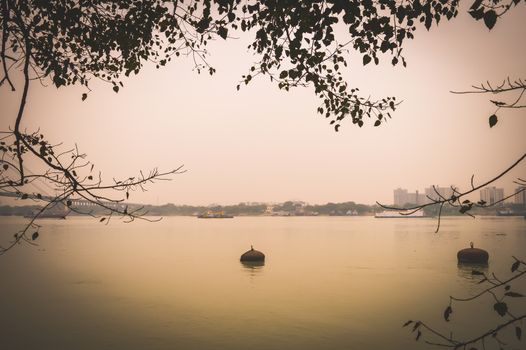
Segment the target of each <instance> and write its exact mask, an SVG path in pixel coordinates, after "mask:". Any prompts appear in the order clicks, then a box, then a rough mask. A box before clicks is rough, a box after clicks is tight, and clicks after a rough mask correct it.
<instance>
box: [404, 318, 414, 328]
mask: <svg viewBox="0 0 526 350" xmlns="http://www.w3.org/2000/svg"><path fill="white" fill-rule="evenodd" d="M411 323H413V321H411V320H409V321H407V322H406V323H404V325H403V326H402V327H407V326H409V325H410V324H411Z"/></svg>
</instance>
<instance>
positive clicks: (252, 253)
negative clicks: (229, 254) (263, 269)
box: [240, 246, 265, 261]
mask: <svg viewBox="0 0 526 350" xmlns="http://www.w3.org/2000/svg"><path fill="white" fill-rule="evenodd" d="M240 260H241V261H265V254H263V253H262V252H260V251H259V250H255V249H254V247H252V246H250V250H249V251H247V252H245V253H244V254H243V255H241V259H240Z"/></svg>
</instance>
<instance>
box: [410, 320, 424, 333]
mask: <svg viewBox="0 0 526 350" xmlns="http://www.w3.org/2000/svg"><path fill="white" fill-rule="evenodd" d="M421 324H422V322H420V321H418V322H416V323H415V325H414V326H413V330H412V332H414V331H416V330H417V329H418V327H420V325H421Z"/></svg>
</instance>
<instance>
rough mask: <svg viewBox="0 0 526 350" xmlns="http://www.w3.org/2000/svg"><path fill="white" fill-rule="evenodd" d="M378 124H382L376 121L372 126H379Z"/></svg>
mask: <svg viewBox="0 0 526 350" xmlns="http://www.w3.org/2000/svg"><path fill="white" fill-rule="evenodd" d="M380 124H382V122H381V121H380V120H377V121H375V122H374V126H379V125H380Z"/></svg>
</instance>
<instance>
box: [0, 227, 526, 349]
mask: <svg viewBox="0 0 526 350" xmlns="http://www.w3.org/2000/svg"><path fill="white" fill-rule="evenodd" d="M24 222H25V221H24V219H23V218H18V217H2V218H0V228H1V233H0V242H4V243H5V242H6V241H7V240H8V239H9V237H11V236H12V234H13V233H14V232H15V231H16V230H17V228H20V227H21V225H22V224H23V223H24ZM40 223H41V224H42V225H43V227H42V229H41V230H40V237H39V239H38V240H37V242H38V243H39V245H38V246H36V247H32V246H29V245H27V244H26V245H21V246H18V247H15V248H14V249H12V250H11V251H9V252H8V253H7V254H6V255H4V256H0V277H1V285H0V310H1V312H0V341H1V345H2V346H1V348H2V349H6V350H27V349H38V350H47V349H50V350H57V349H59V350H60V349H77V350H78V349H123V350H124V349H126V350H134V349H163V350H164V349H183V350H187V349H188V350H191V349H218V350H223V349H224V350H227V349H228V350H237V349H247V348H249V349H288V350H295V349H301V350H308V349H331V350H332V349H335V350H337V349H362V350H363V349H375V350H387V349H389V350H391V349H433V348H436V347H431V346H429V345H426V344H425V343H424V342H423V340H426V339H431V338H429V337H427V335H426V334H424V335H423V338H422V339H421V340H420V341H418V342H416V341H415V340H414V337H415V334H411V332H410V329H408V328H402V324H403V323H404V322H405V321H406V320H408V319H412V320H415V319H421V320H424V321H425V322H426V323H428V324H429V325H433V326H436V328H437V329H438V330H441V331H445V332H446V333H449V331H450V330H452V331H454V332H455V333H454V334H455V335H457V334H458V335H462V336H470V335H474V334H477V332H480V331H482V330H486V329H488V328H490V327H491V326H494V325H495V324H497V323H498V322H501V321H502V318H501V317H500V316H499V315H497V313H496V312H495V311H494V310H493V303H494V302H493V301H492V299H491V298H483V299H482V300H480V301H478V302H471V303H465V304H454V305H453V314H452V321H451V322H449V323H446V322H445V321H444V320H443V316H442V315H443V311H444V309H445V307H446V306H447V305H448V302H449V295H455V296H459V297H465V296H469V295H473V293H475V292H476V291H477V290H480V288H481V285H478V284H477V283H478V281H479V280H480V278H481V277H480V276H474V275H472V273H471V270H472V268H471V267H462V266H460V267H459V266H457V261H456V253H457V251H458V250H460V249H462V248H466V247H468V246H469V242H470V241H473V242H474V243H475V246H476V247H480V248H484V249H486V250H487V251H488V252H489V254H490V263H489V267H488V268H487V269H485V270H484V271H486V272H495V273H496V274H497V275H498V276H501V277H503V278H505V277H507V276H510V266H511V264H512V263H513V259H512V256H513V255H515V256H518V257H522V258H523V259H524V258H526V249H525V248H526V220H524V219H522V218H497V217H479V218H477V219H471V218H466V217H449V218H443V220H442V226H441V230H440V232H439V233H438V234H435V233H434V230H435V226H436V220H435V219H374V218H372V217H236V218H234V219H207V220H204V219H197V218H193V217H167V218H164V219H163V220H162V221H160V222H157V223H147V222H141V221H136V222H133V223H129V224H126V223H122V222H118V221H117V220H112V221H111V222H110V223H109V224H108V225H106V224H104V223H100V222H98V220H96V219H90V218H79V217H77V218H75V217H68V219H67V220H52V219H46V220H42V221H41V222H40ZM251 245H253V246H254V248H255V249H257V250H261V251H262V252H264V253H265V254H266V257H267V258H266V262H265V264H264V266H259V267H254V266H252V267H251V266H245V265H243V264H241V263H240V262H239V256H240V255H241V254H242V253H243V252H244V251H246V250H248V249H250V246H251ZM524 280H525V279H523V280H522V281H517V282H516V283H515V284H514V285H513V290H516V291H517V292H522V293H523V294H526V283H525V281H524ZM517 299H520V298H517ZM513 302H515V304H513ZM509 305H510V307H513V308H514V310H516V311H517V313H520V312H521V313H524V311H525V310H524V309H525V303H524V301H522V302H519V301H518V300H517V301H512V303H510V304H509ZM521 308H522V309H521ZM519 311H520V312H519ZM524 331H526V329H524ZM508 336H509V335H507V334H503V337H504V338H506V337H508ZM522 345H524V340H523V341H522ZM512 348H513V347H512ZM517 348H518V345H517Z"/></svg>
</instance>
